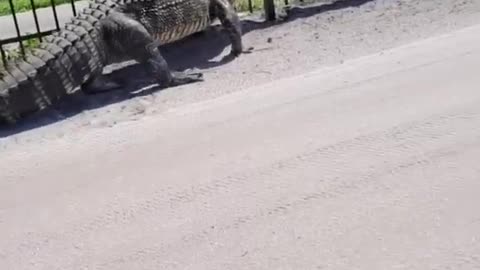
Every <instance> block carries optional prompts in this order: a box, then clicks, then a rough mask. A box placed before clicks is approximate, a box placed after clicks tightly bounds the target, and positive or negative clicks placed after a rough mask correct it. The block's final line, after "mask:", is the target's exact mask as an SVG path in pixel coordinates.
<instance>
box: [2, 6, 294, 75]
mask: <svg viewBox="0 0 480 270" xmlns="http://www.w3.org/2000/svg"><path fill="white" fill-rule="evenodd" d="M252 1H253V0H248V10H249V12H250V13H252V12H253V9H254V7H253V2H252ZM284 1H285V3H288V0H284ZM263 2H264V5H263V8H264V9H265V16H266V19H267V20H274V19H275V6H274V0H264V1H263ZM8 4H9V6H10V13H11V15H7V16H11V17H12V20H13V23H14V26H15V32H16V36H14V37H8V38H3V37H0V52H1V57H2V62H3V65H6V64H7V53H6V49H5V46H6V45H8V44H14V43H18V45H19V48H20V54H21V55H22V56H23V57H24V56H25V45H24V44H23V42H24V41H26V40H31V39H38V40H39V41H42V37H44V36H47V35H50V34H52V33H53V32H55V31H58V30H60V23H59V20H58V14H57V4H56V3H55V0H50V8H51V9H52V13H53V21H54V22H55V28H51V29H46V30H43V31H42V30H41V29H40V23H39V20H38V14H37V7H36V5H35V0H30V4H31V8H32V9H31V11H30V12H31V13H32V16H33V20H34V22H35V29H36V32H35V33H33V34H22V33H21V31H20V26H19V23H18V18H17V11H16V9H15V4H14V0H8ZM70 5H71V8H72V12H73V16H76V14H77V10H76V8H75V0H70Z"/></svg>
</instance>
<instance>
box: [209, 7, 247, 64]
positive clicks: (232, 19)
mask: <svg viewBox="0 0 480 270" xmlns="http://www.w3.org/2000/svg"><path fill="white" fill-rule="evenodd" d="M231 2H233V1H228V0H213V8H214V14H215V15H216V16H217V17H218V19H220V22H221V23H222V26H223V27H224V28H225V29H226V30H227V33H228V36H229V38H230V40H231V42H232V51H231V53H230V55H231V56H234V57H236V56H239V55H240V54H242V53H250V52H251V51H252V48H248V49H247V50H244V49H243V44H242V25H241V22H240V18H239V17H238V15H237V12H236V11H235V8H234V6H233V5H232V3H231Z"/></svg>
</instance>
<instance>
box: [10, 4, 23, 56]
mask: <svg viewBox="0 0 480 270" xmlns="http://www.w3.org/2000/svg"><path fill="white" fill-rule="evenodd" d="M8 3H9V4H10V11H11V12H12V18H13V22H14V23H15V30H16V31H17V37H18V38H19V39H21V38H22V35H21V34H20V27H18V21H17V14H15V7H14V6H13V1H12V0H8ZM18 43H19V44H20V50H21V52H22V55H23V57H25V48H24V47H23V42H22V41H21V40H20V41H19V42H18Z"/></svg>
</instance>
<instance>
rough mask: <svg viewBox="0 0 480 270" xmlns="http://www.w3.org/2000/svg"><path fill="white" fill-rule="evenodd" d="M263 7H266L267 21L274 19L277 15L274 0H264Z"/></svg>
mask: <svg viewBox="0 0 480 270" xmlns="http://www.w3.org/2000/svg"><path fill="white" fill-rule="evenodd" d="M263 8H264V9H265V18H266V19H267V21H274V20H275V17H276V16H275V2H274V0H263Z"/></svg>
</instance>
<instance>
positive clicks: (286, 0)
mask: <svg viewBox="0 0 480 270" xmlns="http://www.w3.org/2000/svg"><path fill="white" fill-rule="evenodd" d="M300 2H302V0H300ZM283 3H285V6H288V0H284V1H283Z"/></svg>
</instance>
